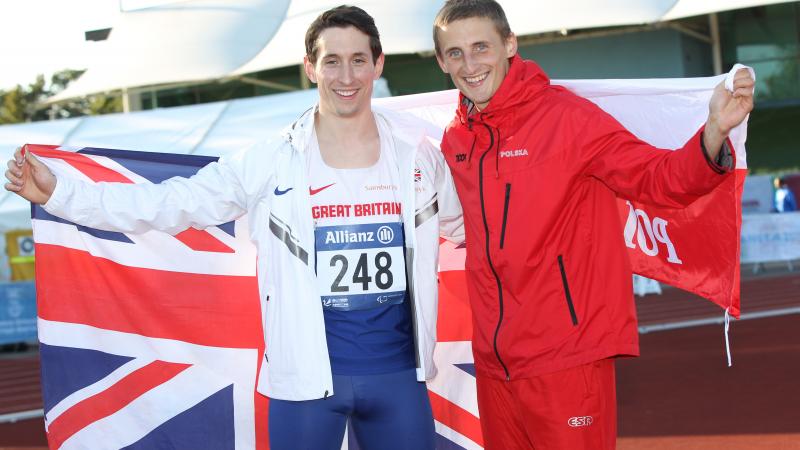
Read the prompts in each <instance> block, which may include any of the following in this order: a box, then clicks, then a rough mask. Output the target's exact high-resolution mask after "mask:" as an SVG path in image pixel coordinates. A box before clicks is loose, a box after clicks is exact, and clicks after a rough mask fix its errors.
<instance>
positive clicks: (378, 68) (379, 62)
mask: <svg viewBox="0 0 800 450" xmlns="http://www.w3.org/2000/svg"><path fill="white" fill-rule="evenodd" d="M385 61H386V57H385V56H384V55H383V53H381V54H380V55H378V59H376V60H375V77H374V79H375V80H377V79H378V78H380V77H381V74H382V73H383V63H384V62H385Z"/></svg>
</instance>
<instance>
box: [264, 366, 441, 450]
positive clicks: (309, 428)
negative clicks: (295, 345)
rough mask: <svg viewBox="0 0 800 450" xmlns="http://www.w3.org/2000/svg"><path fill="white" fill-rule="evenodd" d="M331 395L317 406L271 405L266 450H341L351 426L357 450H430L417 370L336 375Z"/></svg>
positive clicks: (429, 419) (427, 411)
mask: <svg viewBox="0 0 800 450" xmlns="http://www.w3.org/2000/svg"><path fill="white" fill-rule="evenodd" d="M333 391H334V393H335V394H334V395H332V396H330V397H328V398H324V399H318V400H307V401H286V400H275V399H270V401H269V447H270V449H271V450H327V449H330V450H339V449H341V448H342V439H343V438H344V432H345V425H346V424H347V423H348V420H349V423H350V427H351V428H352V434H351V435H350V436H355V437H356V439H357V441H358V448H359V449H360V450H408V449H414V450H434V436H435V431H434V428H433V415H432V413H431V405H430V401H429V400H428V392H427V388H426V387H425V383H420V382H418V381H417V379H416V371H415V369H410V370H404V371H401V372H394V373H387V374H378V375H355V376H351V375H334V376H333ZM351 445H352V444H351Z"/></svg>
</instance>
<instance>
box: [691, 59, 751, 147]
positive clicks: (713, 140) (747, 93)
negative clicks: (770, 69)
mask: <svg viewBox="0 0 800 450" xmlns="http://www.w3.org/2000/svg"><path fill="white" fill-rule="evenodd" d="M755 84H756V82H755V80H754V79H753V77H752V76H750V71H749V70H747V69H739V70H737V71H736V75H734V78H733V92H730V91H728V90H727V89H725V82H724V81H723V82H721V83H720V84H719V85H717V87H716V88H714V94H713V95H712V96H711V101H710V102H709V105H708V107H709V113H708V121H707V122H706V128H705V130H704V131H703V144H704V145H705V147H706V150H707V151H708V156H709V157H710V158H711V160H712V161H716V159H717V155H718V154H719V151H720V148H722V143H723V142H724V141H725V139H726V138H727V137H728V134H729V133H730V132H731V130H732V129H733V128H735V127H736V126H738V125H739V124H740V123H742V121H744V119H745V117H747V115H748V114H750V111H752V110H753V88H754V87H755Z"/></svg>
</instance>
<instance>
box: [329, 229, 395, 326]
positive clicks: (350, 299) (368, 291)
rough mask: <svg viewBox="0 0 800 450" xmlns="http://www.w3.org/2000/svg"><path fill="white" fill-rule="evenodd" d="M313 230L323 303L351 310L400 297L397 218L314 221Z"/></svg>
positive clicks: (330, 306)
mask: <svg viewBox="0 0 800 450" xmlns="http://www.w3.org/2000/svg"><path fill="white" fill-rule="evenodd" d="M314 234H315V238H316V251H317V283H318V285H319V290H320V294H321V297H322V306H323V308H327V309H335V310H339V311H355V310H361V309H370V308H377V307H381V306H388V305H398V304H401V303H403V300H404V299H405V295H406V270H405V257H404V254H403V226H402V224H400V223H369V224H358V225H338V226H331V227H317V228H316V230H315V231H314Z"/></svg>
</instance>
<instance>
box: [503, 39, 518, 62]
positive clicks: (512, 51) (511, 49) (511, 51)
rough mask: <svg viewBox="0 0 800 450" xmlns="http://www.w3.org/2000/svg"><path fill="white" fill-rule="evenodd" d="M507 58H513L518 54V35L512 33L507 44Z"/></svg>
mask: <svg viewBox="0 0 800 450" xmlns="http://www.w3.org/2000/svg"><path fill="white" fill-rule="evenodd" d="M505 44H506V45H505V47H506V58H511V57H512V56H514V55H516V54H517V35H515V34H514V33H511V34H510V35H509V36H508V38H507V39H506V42H505Z"/></svg>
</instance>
